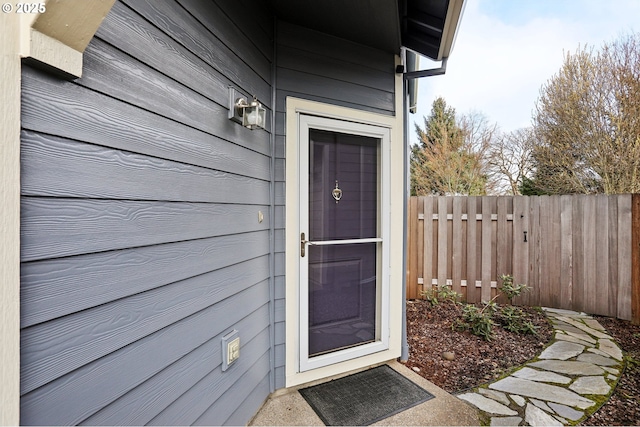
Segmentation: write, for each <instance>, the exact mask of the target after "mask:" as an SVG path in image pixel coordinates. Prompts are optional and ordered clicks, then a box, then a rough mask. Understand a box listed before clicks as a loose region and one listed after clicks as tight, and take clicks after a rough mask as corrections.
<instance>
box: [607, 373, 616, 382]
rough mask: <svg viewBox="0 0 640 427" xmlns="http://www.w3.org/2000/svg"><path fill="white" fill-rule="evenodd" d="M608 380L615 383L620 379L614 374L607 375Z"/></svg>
mask: <svg viewBox="0 0 640 427" xmlns="http://www.w3.org/2000/svg"><path fill="white" fill-rule="evenodd" d="M607 379H608V380H609V381H615V380H617V379H618V377H616V376H615V375H613V374H607Z"/></svg>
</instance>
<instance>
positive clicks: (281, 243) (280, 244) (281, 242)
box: [274, 230, 285, 253]
mask: <svg viewBox="0 0 640 427" xmlns="http://www.w3.org/2000/svg"><path fill="white" fill-rule="evenodd" d="M274 239H275V252H276V253H284V250H285V237H284V230H275V232H274Z"/></svg>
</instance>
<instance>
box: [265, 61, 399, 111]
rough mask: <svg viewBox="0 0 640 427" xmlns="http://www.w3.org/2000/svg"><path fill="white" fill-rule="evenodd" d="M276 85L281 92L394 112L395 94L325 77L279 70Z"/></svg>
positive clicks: (284, 69)
mask: <svg viewBox="0 0 640 427" xmlns="http://www.w3.org/2000/svg"><path fill="white" fill-rule="evenodd" d="M365 78H366V76H363V79H365ZM276 84H277V87H278V90H281V91H289V92H297V93H304V94H308V95H312V96H316V97H321V98H328V99H333V100H336V101H342V102H345V103H348V104H351V105H354V106H366V107H370V108H376V109H378V110H382V111H389V112H393V110H394V96H393V93H390V92H386V91H382V90H377V89H372V88H369V87H366V86H362V85H359V84H353V83H348V82H344V81H340V80H334V79H331V78H328V77H324V76H317V75H313V74H306V73H302V72H299V71H294V70H289V69H286V68H278V71H277V83H276Z"/></svg>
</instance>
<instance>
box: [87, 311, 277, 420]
mask: <svg viewBox="0 0 640 427" xmlns="http://www.w3.org/2000/svg"><path fill="white" fill-rule="evenodd" d="M266 310H267V309H266V306H263V307H262V308H260V309H259V310H258V311H256V312H254V313H252V314H251V315H249V316H248V317H246V318H245V319H243V320H241V321H240V322H238V323H237V325H235V326H234V327H235V328H236V329H237V330H238V331H239V333H240V340H241V350H240V351H241V355H242V357H240V359H238V361H237V362H236V364H234V365H233V370H230V371H228V372H224V373H223V372H222V370H221V368H220V365H221V363H222V351H221V349H222V346H221V345H220V340H221V338H222V336H223V334H224V333H223V334H220V335H218V336H217V337H215V338H213V339H211V340H209V341H207V342H206V343H204V344H203V345H201V346H200V347H198V348H196V349H195V350H193V351H192V352H190V353H189V354H187V355H185V356H184V357H182V358H180V359H179V360H178V361H176V362H175V363H173V364H171V365H169V366H168V367H167V368H165V369H163V370H162V371H160V372H158V374H156V375H154V376H152V377H151V378H149V379H148V380H147V381H145V382H143V383H142V384H140V385H139V386H137V387H136V388H134V389H133V390H131V391H129V392H127V393H126V394H125V395H123V396H122V397H120V398H118V399H116V400H115V401H114V402H113V403H111V404H109V405H108V406H106V407H105V408H104V409H102V410H100V411H98V412H97V413H95V414H94V415H92V416H91V417H89V418H87V419H85V420H84V421H82V423H80V424H81V425H147V424H148V423H149V422H150V421H151V420H152V419H153V418H154V417H155V416H157V415H158V414H159V413H160V412H161V411H163V410H164V409H165V408H166V407H167V406H169V405H171V404H172V403H173V402H174V401H175V400H176V396H181V395H183V394H184V393H186V392H187V391H188V390H189V389H190V388H192V387H194V385H195V384H196V382H197V381H198V380H200V379H204V378H205V377H206V376H207V375H210V376H211V377H212V378H211V382H210V383H209V384H210V386H212V388H214V390H216V391H218V390H226V389H228V388H229V385H230V384H233V383H234V382H235V381H236V380H237V378H238V376H239V374H240V373H242V372H243V371H245V370H246V369H248V368H249V367H251V366H252V365H253V364H254V363H255V362H256V361H257V358H258V356H259V355H261V354H262V353H263V352H264V350H265V348H268V347H269V336H268V330H267V329H265V328H264V324H263V323H262V322H263V320H264V318H265V316H267V313H266ZM249 320H252V322H250V321H249ZM207 397H208V398H209V399H215V397H216V396H215V395H209V396H207Z"/></svg>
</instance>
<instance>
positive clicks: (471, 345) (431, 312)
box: [406, 300, 640, 425]
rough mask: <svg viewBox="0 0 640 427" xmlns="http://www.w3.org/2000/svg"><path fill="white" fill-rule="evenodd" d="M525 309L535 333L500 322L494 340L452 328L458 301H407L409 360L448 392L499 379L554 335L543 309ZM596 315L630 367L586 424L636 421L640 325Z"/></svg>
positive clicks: (639, 397)
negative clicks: (449, 354)
mask: <svg viewBox="0 0 640 427" xmlns="http://www.w3.org/2000/svg"><path fill="white" fill-rule="evenodd" d="M522 309H523V310H524V311H525V312H526V313H527V315H528V316H529V319H530V320H531V322H532V323H533V324H534V325H535V326H536V328H537V334H536V335H521V334H516V333H512V332H508V331H506V330H504V329H503V328H501V327H499V326H498V325H496V326H494V327H493V331H494V335H493V338H492V340H491V341H485V340H483V339H482V338H480V337H477V336H475V335H473V334H471V333H470V332H468V331H465V332H459V331H454V330H452V327H451V326H452V323H453V322H454V321H455V319H458V318H460V314H461V312H462V308H461V306H460V305H458V304H453V303H450V302H442V303H440V304H437V305H433V306H432V305H431V304H430V303H429V302H428V301H425V300H412V301H407V337H408V341H409V349H410V357H409V360H408V361H407V363H406V365H407V366H408V367H409V368H412V369H413V370H414V371H416V372H417V373H418V374H419V375H421V376H423V377H424V378H426V379H428V380H429V381H431V382H433V383H434V384H436V385H438V386H439V387H441V388H443V389H444V390H446V391H448V392H450V393H458V392H461V391H463V390H466V389H469V388H473V387H476V386H479V385H481V384H484V383H487V382H490V381H492V380H494V379H497V378H499V377H501V376H502V375H504V374H506V373H508V372H509V371H510V370H511V369H513V368H515V367H517V366H520V365H521V364H523V363H525V362H526V361H528V360H530V359H532V358H534V357H535V356H537V355H538V354H539V353H540V352H541V351H542V349H543V347H544V346H545V345H546V344H547V343H548V342H549V340H550V339H551V338H552V334H553V328H552V327H551V325H550V324H549V322H548V321H547V318H546V316H545V315H544V314H543V313H542V312H541V311H539V310H538V309H535V308H528V307H522ZM596 318H597V320H598V321H599V322H600V323H601V324H602V326H604V327H605V328H606V329H607V331H609V333H610V334H611V335H612V336H613V337H614V338H615V339H616V341H617V342H618V344H619V345H620V347H622V349H623V350H624V351H625V352H626V353H625V354H627V368H626V369H625V371H624V372H623V373H622V376H621V378H620V381H619V383H618V386H617V387H616V389H615V391H614V393H613V395H612V397H611V399H610V400H609V401H608V402H607V403H606V404H605V405H604V406H603V407H602V408H601V409H600V410H598V411H597V412H596V413H595V414H594V415H592V416H591V417H590V418H588V419H586V420H585V421H584V422H583V425H638V424H640V326H636V325H631V324H630V323H629V322H626V321H623V320H617V319H611V318H605V317H597V316H596ZM443 352H453V353H454V357H453V360H446V359H445V358H444V357H443Z"/></svg>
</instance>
